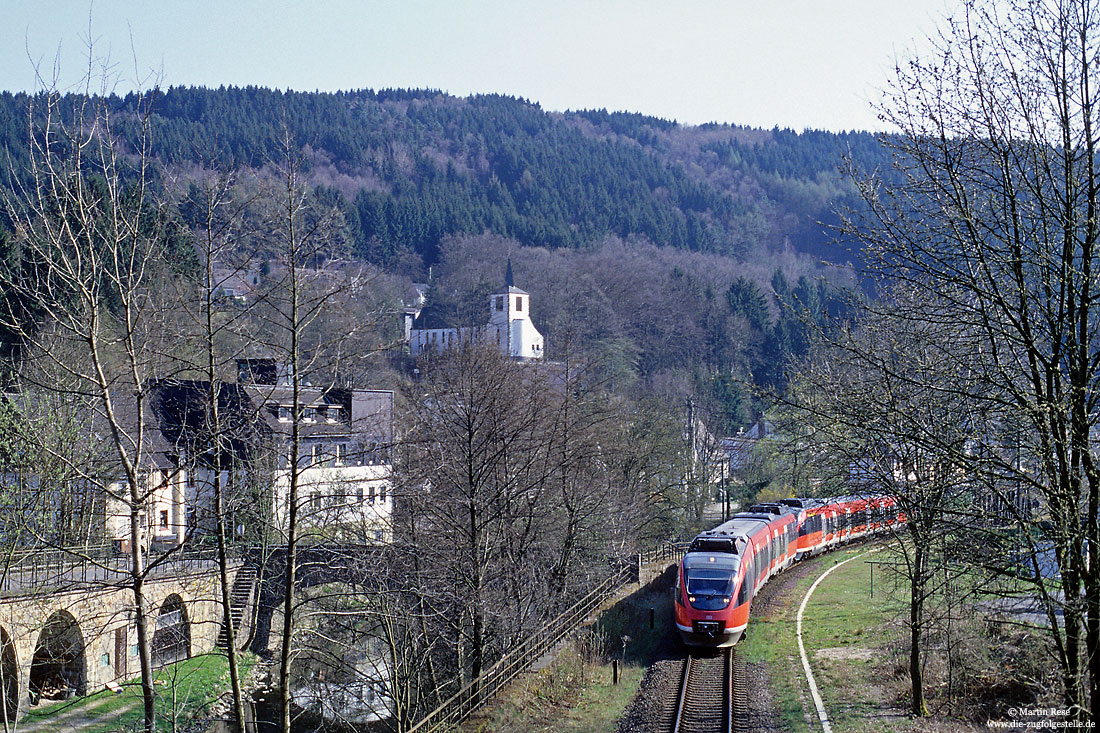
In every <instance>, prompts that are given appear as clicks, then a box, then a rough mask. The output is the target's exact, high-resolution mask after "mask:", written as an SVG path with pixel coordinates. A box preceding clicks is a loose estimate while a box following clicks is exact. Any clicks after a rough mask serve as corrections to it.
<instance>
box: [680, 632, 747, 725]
mask: <svg viewBox="0 0 1100 733" xmlns="http://www.w3.org/2000/svg"><path fill="white" fill-rule="evenodd" d="M741 675H742V665H741V663H740V661H739V660H738V659H737V657H736V655H735V654H734V651H733V650H732V649H723V650H721V651H719V652H717V653H711V654H700V653H692V654H689V655H688V656H687V658H686V659H685V660H684V671H683V676H682V677H681V679H680V696H679V700H678V701H677V703H676V713H675V716H674V717H673V723H672V733H732V731H734V730H737V729H738V728H737V726H736V725H735V720H736V718H737V708H738V707H739V706H740V705H739V695H740V690H741V689H742V685H740V684H738V683H737V680H738V678H740V677H741Z"/></svg>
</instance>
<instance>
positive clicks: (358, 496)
mask: <svg viewBox="0 0 1100 733" xmlns="http://www.w3.org/2000/svg"><path fill="white" fill-rule="evenodd" d="M355 499H356V500H357V501H358V502H359V503H362V502H363V484H359V485H358V486H356V487H355Z"/></svg>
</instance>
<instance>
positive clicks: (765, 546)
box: [674, 497, 903, 647]
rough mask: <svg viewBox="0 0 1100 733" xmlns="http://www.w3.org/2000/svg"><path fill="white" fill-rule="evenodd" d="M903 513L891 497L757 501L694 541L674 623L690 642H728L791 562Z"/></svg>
mask: <svg viewBox="0 0 1100 733" xmlns="http://www.w3.org/2000/svg"><path fill="white" fill-rule="evenodd" d="M901 519H903V517H902V515H901V514H900V513H899V512H898V510H897V502H896V501H895V500H894V499H893V498H892V497H874V498H863V497H839V498H835V499H784V500H783V501H781V502H779V503H776V504H757V505H755V506H752V507H749V509H748V511H745V512H740V513H738V514H734V515H733V517H732V518H731V519H730V520H729V521H728V522H725V523H723V524H720V525H719V526H717V527H715V528H714V529H711V530H707V531H706V532H702V533H700V534H699V535H698V536H696V537H695V539H693V540H692V541H691V545H690V546H689V547H688V550H687V553H686V554H685V555H684V559H683V560H682V561H681V562H680V568H679V573H678V574H677V578H676V588H675V590H674V595H675V598H676V604H675V609H676V628H677V630H678V631H679V632H680V638H681V639H682V640H683V642H684V643H685V644H688V645H690V646H706V647H725V646H733V645H734V644H736V643H737V642H738V641H739V640H740V639H741V637H742V636H744V634H745V628H746V627H747V626H748V623H749V610H750V608H751V607H752V599H753V598H754V597H755V596H756V592H757V591H758V590H759V589H760V587H761V586H763V585H764V583H766V582H767V581H768V579H769V578H771V577H772V576H773V575H775V574H776V573H779V572H781V571H782V570H785V569H786V568H788V567H790V565H791V563H793V562H794V561H795V560H798V559H801V558H804V557H809V556H811V555H816V554H818V553H820V552H824V551H825V550H828V549H830V548H832V547H835V546H836V545H838V544H841V543H844V542H849V541H851V540H855V539H859V538H861V537H866V536H868V535H871V534H875V533H878V532H882V531H884V530H885V529H887V528H888V527H889V526H890V525H892V524H894V523H896V522H898V521H900V520H901Z"/></svg>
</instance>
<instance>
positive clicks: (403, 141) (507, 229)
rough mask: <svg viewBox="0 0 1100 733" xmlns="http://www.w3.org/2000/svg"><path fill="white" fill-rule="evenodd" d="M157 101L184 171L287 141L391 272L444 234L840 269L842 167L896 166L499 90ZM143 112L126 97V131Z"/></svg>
mask: <svg viewBox="0 0 1100 733" xmlns="http://www.w3.org/2000/svg"><path fill="white" fill-rule="evenodd" d="M153 95H154V97H153V99H152V101H153V109H154V110H155V125H154V130H153V132H154V142H153V146H154V147H153V149H154V152H155V154H156V156H157V157H158V158H159V159H161V160H162V161H163V162H164V163H165V164H166V165H168V166H170V167H175V168H177V169H181V170H186V169H189V168H193V167H194V165H195V164H202V165H209V164H211V163H212V162H215V163H216V164H218V165H220V166H222V167H231V168H242V167H252V168H259V167H262V166H263V165H264V164H266V163H268V162H271V161H274V160H278V159H279V157H280V153H279V141H280V140H282V139H283V138H284V131H287V132H289V133H290V135H291V136H292V138H293V140H294V141H295V142H296V143H297V144H298V145H300V146H301V147H302V149H303V150H304V151H305V153H306V163H307V167H308V174H309V176H310V180H311V181H312V182H313V183H314V184H315V185H316V186H318V187H320V188H321V189H322V190H324V191H325V192H326V193H327V194H328V195H331V196H332V197H333V200H335V201H337V202H338V203H339V204H340V205H341V206H342V207H343V208H344V209H345V212H346V215H347V220H348V225H349V229H350V232H351V234H352V238H353V240H354V242H355V246H356V248H357V250H358V254H359V255H360V256H362V257H364V258H367V259H369V260H371V261H374V262H377V263H380V264H386V263H387V262H388V261H389V260H390V259H391V258H392V257H393V255H395V254H397V253H400V252H401V251H402V250H405V249H411V250H413V251H415V252H416V253H417V254H418V255H420V258H421V260H422V261H423V262H425V263H427V264H431V263H432V262H434V261H435V260H436V258H437V256H438V247H439V244H440V241H441V240H442V238H443V237H444V236H446V235H448V234H458V233H483V232H486V231H489V232H493V233H497V234H501V235H504V236H507V237H510V238H513V239H515V240H517V241H519V242H520V243H522V244H526V245H534V246H547V247H577V246H581V245H584V244H585V243H587V242H590V241H592V240H593V239H596V238H599V237H602V236H604V235H606V234H616V235H619V236H620V237H623V238H629V237H633V236H640V237H644V238H646V239H648V240H649V241H651V242H653V243H655V244H658V245H661V246H671V247H676V248H683V249H688V250H693V251H703V252H717V253H722V254H727V255H731V256H734V257H743V256H745V255H746V254H747V253H748V252H750V251H751V250H757V249H759V248H764V249H770V250H776V249H779V248H785V247H787V246H788V245H789V246H790V247H793V248H794V249H795V250H798V251H802V252H807V253H810V254H813V255H814V256H815V257H818V258H825V259H834V260H835V259H839V258H840V255H839V254H838V253H836V252H834V251H831V250H828V249H827V248H826V247H825V246H824V245H825V243H826V242H827V240H828V234H827V233H826V232H824V231H823V230H822V227H821V226H820V225H819V224H818V222H819V221H822V220H828V219H829V217H830V212H831V211H832V209H833V208H834V207H835V206H837V205H838V204H840V205H843V204H846V203H852V201H853V191H852V188H851V186H850V184H848V183H847V182H845V181H844V180H843V179H842V177H841V176H840V175H839V174H838V172H837V166H838V164H839V162H840V158H841V155H842V153H844V152H845V151H851V152H852V154H853V155H854V156H855V157H856V158H857V159H859V160H860V161H861V163H862V164H864V165H866V166H876V165H879V164H880V163H881V162H882V161H881V158H882V152H881V150H880V148H879V146H878V144H877V142H876V141H875V139H874V138H873V136H871V135H870V134H867V133H846V134H832V133H825V132H806V133H802V134H796V133H794V132H791V131H789V130H778V129H776V130H772V131H761V130H752V129H747V128H741V127H734V126H728V125H704V126H698V127H684V126H680V125H678V124H676V123H675V122H670V121H667V120H661V119H657V118H653V117H645V116H642V115H638V114H625V113H608V112H606V111H602V110H600V111H584V112H567V113H548V112H545V111H543V110H542V109H541V108H540V107H539V106H538V105H537V104H531V103H529V102H527V101H525V100H522V99H516V98H512V97H505V96H498V95H484V96H474V97H469V98H457V97H453V96H449V95H446V94H443V93H441V92H438V91H431V90H413V91H407V90H384V91H377V92H375V91H369V90H367V91H354V92H341V93H304V92H280V91H277V90H270V89H263V88H257V87H246V88H219V89H205V88H183V87H173V88H169V89H167V90H166V91H156V92H154V93H153ZM140 101H141V100H139V99H138V98H137V97H136V96H135V95H132V94H131V95H128V96H126V97H117V98H112V99H111V100H110V102H111V105H112V106H113V107H114V108H115V112H116V116H115V118H116V120H118V119H121V120H125V119H126V117H127V113H128V112H131V111H133V110H135V109H137V106H138V103H139V102H140ZM27 102H28V97H27V96H26V95H22V94H11V93H2V94H0V144H2V145H4V147H5V148H6V149H7V150H8V152H9V154H10V155H11V156H12V159H13V160H15V161H16V163H17V165H18V163H19V161H20V160H24V159H25V152H24V149H25V142H22V140H23V139H24V137H25V120H26V112H25V110H26V106H27Z"/></svg>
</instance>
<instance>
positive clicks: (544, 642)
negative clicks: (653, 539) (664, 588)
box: [408, 542, 685, 733]
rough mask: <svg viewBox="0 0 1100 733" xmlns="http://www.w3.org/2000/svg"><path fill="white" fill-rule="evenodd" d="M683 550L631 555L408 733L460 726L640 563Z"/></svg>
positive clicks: (671, 547)
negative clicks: (631, 556) (632, 560)
mask: <svg viewBox="0 0 1100 733" xmlns="http://www.w3.org/2000/svg"><path fill="white" fill-rule="evenodd" d="M684 549H685V546H683V545H679V544H673V543H669V542H665V543H662V544H661V545H658V546H657V547H654V548H653V549H652V550H649V551H646V552H642V553H638V554H637V555H634V558H633V559H634V562H633V563H632V565H633V567H631V565H627V566H625V567H623V568H621V569H619V570H618V571H616V572H614V573H612V574H611V575H609V576H607V577H606V578H604V580H603V581H601V582H600V584H599V585H598V586H596V588H594V589H593V590H591V591H589V592H588V594H587V595H585V596H584V597H583V598H581V599H580V600H579V601H577V602H576V603H574V604H573V605H572V606H570V607H569V608H568V609H566V610H565V611H563V612H562V613H561V614H559V615H558V616H557V617H556V618H555V619H553V620H552V621H550V622H549V623H547V624H545V625H543V626H542V627H541V628H540V629H539V630H538V631H536V632H534V633H533V634H532V635H531V636H528V637H527V638H526V639H524V641H523V642H522V643H520V644H519V645H518V646H516V647H513V648H512V649H511V650H510V651H509V652H508V653H507V654H505V655H504V656H502V657H501V658H500V659H499V660H497V662H496V663H495V664H494V665H493V666H491V667H490V668H489V669H487V670H486V671H484V672H482V673H481V675H479V676H478V677H477V678H476V679H474V680H472V681H470V682H469V683H467V684H466V685H465V686H464V687H462V689H460V690H459V691H458V692H456V693H455V694H453V695H452V696H451V697H449V698H447V699H446V700H445V701H443V702H442V703H441V704H440V705H439V706H438V707H437V708H435V710H432V711H431V712H430V713H428V714H427V715H425V716H424V717H423V718H421V719H420V720H419V721H417V722H416V724H415V725H414V726H413V727H412V728H410V729H409V730H408V733H428V731H431V730H433V729H435V728H436V727H438V726H441V725H446V724H451V725H454V724H457V723H461V722H462V721H463V720H465V719H466V718H468V717H469V716H470V715H471V714H473V713H474V711H476V710H477V709H478V708H480V707H482V706H483V705H485V704H486V703H487V702H488V701H489V700H490V699H491V698H492V697H493V696H495V695H496V693H497V692H499V691H500V689H501V688H502V687H504V686H505V685H508V684H509V683H511V682H512V681H513V680H514V679H515V678H516V677H518V676H519V675H520V674H522V673H524V672H526V671H527V670H528V669H529V668H530V667H531V666H532V665H534V663H535V662H536V661H537V660H538V659H540V658H541V657H542V656H543V655H544V654H545V653H546V652H548V651H549V650H551V649H552V648H554V647H555V646H556V645H557V644H558V643H559V642H561V641H562V640H563V639H564V638H565V637H566V636H568V635H569V634H571V633H573V632H574V631H576V629H577V628H578V627H579V626H580V625H581V623H582V622H583V621H584V620H585V619H586V618H588V616H590V615H591V614H592V612H593V611H594V610H595V609H596V608H598V607H599V606H600V604H602V603H603V602H604V601H605V600H607V599H608V598H609V597H611V596H612V595H614V594H615V593H616V592H617V591H618V590H619V589H621V588H622V587H623V586H624V585H627V584H628V583H631V582H634V581H636V580H637V579H638V578H637V575H636V571H637V569H639V568H640V567H641V565H642V564H650V563H654V562H664V561H671V560H672V559H675V558H678V557H679V556H680V555H682V554H683V552H684Z"/></svg>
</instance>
